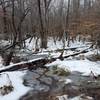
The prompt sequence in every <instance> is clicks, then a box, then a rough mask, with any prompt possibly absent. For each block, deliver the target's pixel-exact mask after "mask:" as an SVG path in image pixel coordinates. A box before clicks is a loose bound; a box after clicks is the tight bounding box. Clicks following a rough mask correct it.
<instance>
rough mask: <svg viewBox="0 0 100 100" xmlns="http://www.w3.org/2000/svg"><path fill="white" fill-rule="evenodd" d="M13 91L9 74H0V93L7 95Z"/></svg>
mask: <svg viewBox="0 0 100 100" xmlns="http://www.w3.org/2000/svg"><path fill="white" fill-rule="evenodd" d="M11 91H13V86H12V83H11V80H10V78H9V76H8V74H1V75H0V95H6V94H8V93H10V92H11Z"/></svg>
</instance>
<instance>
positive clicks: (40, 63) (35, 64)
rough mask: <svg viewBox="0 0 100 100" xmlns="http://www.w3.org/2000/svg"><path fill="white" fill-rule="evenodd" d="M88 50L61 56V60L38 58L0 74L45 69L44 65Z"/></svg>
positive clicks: (7, 67)
mask: <svg viewBox="0 0 100 100" xmlns="http://www.w3.org/2000/svg"><path fill="white" fill-rule="evenodd" d="M88 49H89V48H87V49H85V50H83V51H80V52H77V53H74V54H71V55H67V56H63V57H62V58H60V57H56V58H51V59H47V58H39V59H36V60H31V61H26V62H21V63H17V64H13V65H10V66H6V67H5V68H3V69H1V70H0V73H2V72H6V71H17V70H21V69H25V68H27V69H29V70H32V69H34V70H35V69H37V68H47V67H45V64H47V63H50V62H53V61H55V60H56V59H60V60H63V59H64V58H68V57H70V56H76V55H79V54H81V53H87V52H88Z"/></svg>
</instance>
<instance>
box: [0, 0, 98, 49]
mask: <svg viewBox="0 0 100 100" xmlns="http://www.w3.org/2000/svg"><path fill="white" fill-rule="evenodd" d="M99 5H100V0H0V38H1V39H2V38H3V39H9V40H11V41H12V43H13V41H14V40H15V41H16V42H18V41H20V42H21V41H22V40H23V39H24V38H25V37H26V36H27V34H28V35H31V36H35V37H38V38H40V40H41V44H40V45H41V46H40V47H41V48H46V47H47V38H48V37H49V36H52V37H54V39H55V40H56V39H59V40H61V39H62V37H63V33H64V32H67V37H66V38H67V39H68V40H72V41H74V39H75V38H76V36H77V35H80V37H81V36H82V38H84V37H86V36H89V37H90V38H91V40H92V41H95V40H97V38H98V34H100V6H99ZM1 34H3V36H4V37H2V36H1ZM69 37H70V38H69ZM20 47H22V45H21V44H20Z"/></svg>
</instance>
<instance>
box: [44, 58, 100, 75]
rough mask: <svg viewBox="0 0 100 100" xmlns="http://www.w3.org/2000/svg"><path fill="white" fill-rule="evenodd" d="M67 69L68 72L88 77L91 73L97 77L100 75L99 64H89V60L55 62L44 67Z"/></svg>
mask: <svg viewBox="0 0 100 100" xmlns="http://www.w3.org/2000/svg"><path fill="white" fill-rule="evenodd" d="M55 65H57V66H58V67H61V68H64V69H65V70H66V69H68V70H69V71H71V72H72V71H77V72H81V73H82V74H83V75H87V76H88V75H90V73H91V71H92V72H93V73H94V74H95V75H96V76H97V75H100V64H98V63H96V62H91V61H89V60H87V59H86V60H65V61H60V60H56V61H55V62H53V63H51V64H48V65H46V66H55Z"/></svg>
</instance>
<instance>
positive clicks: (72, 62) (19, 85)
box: [0, 39, 100, 100]
mask: <svg viewBox="0 0 100 100" xmlns="http://www.w3.org/2000/svg"><path fill="white" fill-rule="evenodd" d="M87 44H88V43H85V44H84V43H82V42H78V41H76V42H75V43H71V44H70V48H73V47H81V48H78V49H77V50H84V49H86V48H88V47H89V46H90V45H89V44H88V45H87ZM26 46H27V48H28V49H29V50H31V52H33V51H32V50H33V49H34V48H35V42H34V39H33V40H32V41H31V43H29V39H28V40H27V41H26ZM62 48H63V43H62V41H57V42H56V44H55V43H54V42H53V40H52V39H49V42H48V48H47V49H46V50H43V51H54V50H57V49H62ZM65 48H69V47H67V44H66V47H65ZM75 52H77V51H71V50H68V51H65V52H64V55H69V54H73V53H75ZM95 52H96V50H91V49H90V51H89V52H88V53H86V54H83V55H84V57H86V56H89V55H92V54H94V53H95ZM41 54H42V55H43V54H49V56H53V57H55V56H59V55H60V52H47V53H46V52H42V53H39V55H41ZM39 59H41V58H39ZM33 60H34V59H33ZM33 60H30V61H29V62H31V61H33ZM21 63H26V62H21ZM21 63H19V64H21ZM15 65H16V64H15ZM0 66H1V68H0V70H2V69H5V67H4V66H2V58H0ZM11 66H13V64H11V65H10V66H8V68H9V67H11ZM46 66H48V67H51V66H57V67H61V68H63V69H65V70H66V69H67V70H69V71H70V72H72V71H78V72H81V73H82V75H85V76H89V75H90V74H91V71H92V72H93V73H94V75H96V76H97V75H100V62H92V61H89V60H88V59H86V58H85V59H83V60H82V59H80V60H77V59H75V58H73V57H69V58H68V59H65V60H64V61H60V60H56V61H54V62H52V63H50V64H47V65H46ZM25 73H26V71H14V72H5V73H2V74H1V75H5V74H7V75H8V76H9V79H10V81H11V82H12V86H13V87H14V90H13V91H12V92H10V93H9V94H7V95H4V96H2V95H1V96H0V100H18V99H19V98H20V97H21V96H23V95H24V94H25V93H27V92H28V91H29V90H30V88H28V87H25V86H24V85H23V76H24V75H25ZM1 75H0V76H1ZM70 82H71V80H70V79H69V80H68V79H66V84H67V83H70ZM3 83H4V84H6V83H5V77H4V78H2V80H0V87H1V86H2V85H3ZM7 84H8V83H7ZM8 98H10V99H8ZM59 100H63V99H59ZM66 100H67V99H66ZM70 100H80V99H79V96H78V97H76V98H74V99H70Z"/></svg>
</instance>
